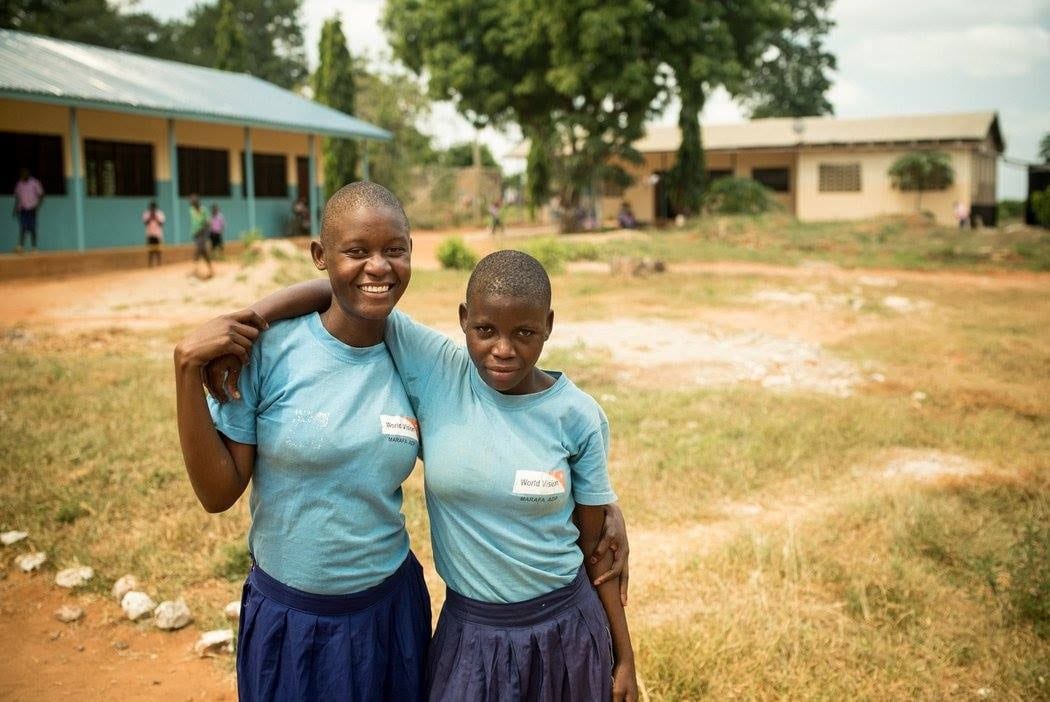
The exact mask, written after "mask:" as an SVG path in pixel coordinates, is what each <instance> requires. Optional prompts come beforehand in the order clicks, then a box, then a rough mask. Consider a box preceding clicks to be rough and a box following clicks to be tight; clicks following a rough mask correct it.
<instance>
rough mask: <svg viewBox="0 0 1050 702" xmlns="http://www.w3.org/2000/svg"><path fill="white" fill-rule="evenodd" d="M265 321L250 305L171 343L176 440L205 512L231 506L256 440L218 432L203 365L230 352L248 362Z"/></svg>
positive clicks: (244, 484)
mask: <svg viewBox="0 0 1050 702" xmlns="http://www.w3.org/2000/svg"><path fill="white" fill-rule="evenodd" d="M265 326H266V322H265V321H264V320H263V319H262V318H261V317H259V316H258V315H257V314H255V313H254V312H252V311H251V310H243V311H241V312H237V313H234V314H232V315H224V316H222V317H217V318H216V319H213V320H211V321H210V322H208V323H206V324H205V325H203V326H202V327H200V328H199V329H197V330H196V331H194V332H192V333H191V334H189V335H188V336H187V337H186V338H184V339H183V340H182V341H180V342H179V344H178V346H176V347H175V354H174V356H175V358H174V360H175V402H176V414H177V418H178V429H179V443H180V445H181V447H182V458H183V461H184V462H185V464H186V472H187V474H188V475H189V478H190V483H191V484H192V485H193V491H194V492H195V493H196V495H197V499H198V500H200V503H201V505H202V506H203V507H204V509H206V510H207V511H209V512H222V511H224V510H226V509H229V508H230V507H231V506H232V505H233V503H235V502H236V501H237V498H239V497H240V496H241V494H242V493H243V492H244V489H245V488H246V487H247V486H248V481H249V480H250V479H251V475H252V470H253V467H254V464H255V446H253V445H250V444H243V443H238V442H236V441H232V440H230V439H229V438H227V437H226V436H224V435H222V434H220V433H219V431H218V430H217V429H216V428H215V424H214V423H213V421H212V417H211V412H210V410H209V409H208V404H207V402H206V401H205V398H204V391H203V388H202V371H203V368H204V366H205V365H207V363H208V362H209V361H212V360H214V359H216V358H219V357H221V356H225V355H232V356H234V357H235V358H237V359H238V360H240V361H241V362H247V360H248V351H249V349H250V348H251V345H252V343H253V342H254V341H255V339H257V338H258V336H259V332H260V330H261V329H262V328H264V327H265Z"/></svg>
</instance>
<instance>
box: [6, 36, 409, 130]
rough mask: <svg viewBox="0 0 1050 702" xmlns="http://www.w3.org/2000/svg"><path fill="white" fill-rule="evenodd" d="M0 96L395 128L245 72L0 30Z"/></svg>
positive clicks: (198, 116) (286, 125)
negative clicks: (328, 105) (311, 99)
mask: <svg viewBox="0 0 1050 702" xmlns="http://www.w3.org/2000/svg"><path fill="white" fill-rule="evenodd" d="M0 96H3V97H7V98H14V99H24V100H36V101H42V102H51V103H56V104H60V105H74V106H80V107H90V108H96V109H102V110H113V111H116V112H132V113H136V114H146V115H152V116H157V117H175V118H178V117H182V118H186V119H193V120H198V121H202V122H221V123H226V124H237V125H244V126H253V127H267V128H271V129H281V130H287V131H294V132H305V133H314V134H324V135H326V136H337V137H352V138H361V139H381V140H387V139H390V138H391V134H390V132H388V131H386V130H385V129H380V128H379V127H377V126H375V125H374V124H369V123H368V122H365V121H363V120H360V119H357V118H356V117H351V116H350V115H347V114H344V113H342V112H339V111H338V110H334V109H332V108H330V107H326V106H324V105H321V104H318V103H316V102H312V101H310V100H307V99H306V98H304V97H300V96H299V95H296V94H295V93H293V92H291V91H289V90H285V89H283V88H279V87H277V86H276V85H274V84H272V83H267V82H266V81H264V80H261V79H259V78H255V77H254V76H250V75H247V74H244V73H231V72H229V71H219V70H216V69H213V68H203V67H201V66H192V65H189V64H186V63H178V62H176V61H165V60H163V59H155V58H149V57H147V56H140V55H138V54H131V53H128V52H126V51H114V50H112V49H103V48H100V47H97V46H89V45H87V44H80V43H77V42H71V41H61V40H58V39H51V38H48V37H42V36H38V35H35V34H26V33H25V32H17V31H13V30H0Z"/></svg>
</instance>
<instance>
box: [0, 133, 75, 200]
mask: <svg viewBox="0 0 1050 702" xmlns="http://www.w3.org/2000/svg"><path fill="white" fill-rule="evenodd" d="M0 154H7V156H5V157H4V158H3V159H0V178H3V181H0V187H2V188H5V189H6V190H4V191H2V192H7V193H8V194H10V193H11V192H12V191H14V188H15V181H16V180H18V177H19V174H20V173H21V171H22V169H23V168H28V169H29V173H30V175H32V176H33V177H34V178H36V179H37V180H39V181H40V184H41V185H43V186H44V193H45V194H46V195H65V194H66V175H65V167H64V163H63V159H62V137H60V136H53V135H51V134H22V133H19V132H0Z"/></svg>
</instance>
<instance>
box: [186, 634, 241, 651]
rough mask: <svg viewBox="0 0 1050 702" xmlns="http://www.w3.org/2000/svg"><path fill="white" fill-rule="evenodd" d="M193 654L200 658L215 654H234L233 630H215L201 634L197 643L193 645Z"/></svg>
mask: <svg viewBox="0 0 1050 702" xmlns="http://www.w3.org/2000/svg"><path fill="white" fill-rule="evenodd" d="M193 652H194V653H196V654H197V655H198V656H207V655H209V654H214V653H232V652H233V629H213V630H212V631H206V632H204V633H203V634H201V637H200V638H199V639H197V643H195V644H193Z"/></svg>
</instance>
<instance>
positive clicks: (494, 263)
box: [467, 249, 551, 309]
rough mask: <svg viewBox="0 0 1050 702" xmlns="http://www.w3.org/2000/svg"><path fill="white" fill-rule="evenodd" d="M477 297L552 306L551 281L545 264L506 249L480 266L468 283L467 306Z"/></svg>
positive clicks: (485, 259)
mask: <svg viewBox="0 0 1050 702" xmlns="http://www.w3.org/2000/svg"><path fill="white" fill-rule="evenodd" d="M476 295H491V296H497V297H514V298H519V299H522V298H524V299H528V300H534V301H535V302H536V303H538V304H542V305H543V306H544V307H546V308H548V309H549V308H550V306H551V279H550V277H549V276H548V275H547V271H545V270H544V269H543V264H541V263H540V262H539V261H537V260H536V259H535V258H533V257H532V256H530V255H528V254H527V253H522V252H521V251H514V250H511V249H505V250H503V251H496V252H495V253H490V254H489V255H488V256H486V257H485V258H483V259H481V261H480V262H478V265H477V266H475V267H474V272H473V273H471V274H470V280H469V281H467V304H468V305H469V304H470V301H471V300H473V299H475V296H476Z"/></svg>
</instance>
